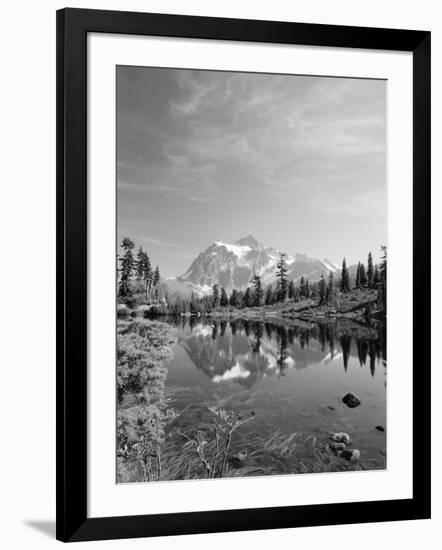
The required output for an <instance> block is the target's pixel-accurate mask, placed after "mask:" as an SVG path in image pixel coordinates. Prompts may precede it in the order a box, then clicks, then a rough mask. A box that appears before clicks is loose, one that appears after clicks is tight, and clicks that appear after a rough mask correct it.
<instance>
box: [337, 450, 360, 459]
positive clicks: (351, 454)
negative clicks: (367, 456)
mask: <svg viewBox="0 0 442 550" xmlns="http://www.w3.org/2000/svg"><path fill="white" fill-rule="evenodd" d="M339 456H340V457H341V458H345V460H349V461H350V462H359V459H360V458H361V452H360V451H359V449H344V450H343V451H341V452H340V453H339Z"/></svg>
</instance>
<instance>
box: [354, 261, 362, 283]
mask: <svg viewBox="0 0 442 550" xmlns="http://www.w3.org/2000/svg"><path fill="white" fill-rule="evenodd" d="M355 288H361V262H358V266H357V268H356V280H355Z"/></svg>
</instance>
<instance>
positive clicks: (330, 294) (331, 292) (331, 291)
mask: <svg viewBox="0 0 442 550" xmlns="http://www.w3.org/2000/svg"><path fill="white" fill-rule="evenodd" d="M334 297H335V281H334V278H333V272H332V271H330V274H329V276H328V283H327V293H326V298H327V302H328V303H329V304H331V303H332V302H333V300H334Z"/></svg>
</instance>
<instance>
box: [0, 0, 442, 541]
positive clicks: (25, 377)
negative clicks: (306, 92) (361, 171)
mask: <svg viewBox="0 0 442 550" xmlns="http://www.w3.org/2000/svg"><path fill="white" fill-rule="evenodd" d="M66 5H68V6H70V7H83V8H101V9H120V10H121V9H125V10H133V11H152V12H155V11H157V12H164V13H187V14H192V15H209V16H218V17H243V18H256V19H278V20H287V21H290V20H292V21H302V22H309V23H330V24H344V25H362V26H380V27H394V28H414V29H424V30H431V31H432V33H433V35H432V47H433V51H432V81H433V109H432V112H433V117H432V118H433V147H432V149H433V170H432V174H433V279H434V281H435V282H436V285H434V289H433V304H434V306H433V309H434V310H436V309H437V306H439V307H440V306H441V305H442V302H441V285H440V284H437V283H438V279H439V280H440V273H441V271H442V260H441V256H442V255H441V250H442V242H441V235H442V217H441V216H440V214H439V209H440V207H441V206H442V192H441V176H442V163H441V155H440V149H441V147H442V129H441V122H442V117H441V114H442V99H441V98H442V17H441V14H440V13H439V11H440V10H439V9H438V8H439V5H440V2H439V1H438V0H421V1H420V2H419V3H416V2H415V1H414V0H413V1H411V0H402V1H401V2H397V1H395V2H394V1H393V0H370V1H369V2H368V1H366V2H355V1H354V0H333V2H330V0H310V2H307V1H304V2H302V3H301V2H296V3H295V2H287V1H284V0H272V2H268V1H263V0H255V1H253V0H224V1H223V2H221V1H219V0H218V1H212V2H207V1H206V2H204V0H186V1H185V2H184V1H182V0H181V2H180V0H162V1H161V0H146V1H141V0H126V1H125V2H123V1H121V0H120V1H117V0H107V1H105V2H103V1H102V2H100V1H98V0H97V1H95V2H91V1H90V0H83V1H82V2H66V3H62V2H57V1H55V0H47V1H46V2H45V3H44V5H43V3H41V2H31V1H30V0H22V1H21V2H9V3H7V4H4V5H2V12H1V20H2V32H1V35H0V40H1V48H0V56H1V64H0V67H1V73H0V75H1V85H0V96H1V98H0V108H1V118H0V141H1V147H0V150H1V152H2V157H1V158H2V162H1V180H0V193H1V199H0V258H1V269H0V292H1V302H0V303H1V311H2V315H1V317H0V324H1V331H0V334H1V340H0V341H1V343H2V353H1V379H0V388H1V393H0V407H1V409H0V415H1V416H0V425H1V432H0V433H1V444H0V449H1V450H0V479H1V481H0V524H1V529H0V544H1V546H2V547H3V548H7V549H8V550H9V549H15V548H33V549H35V550H40V549H46V548H52V547H54V546H55V545H56V544H57V542H56V541H55V539H54V536H55V524H54V517H55V438H54V433H55V10H56V9H58V8H61V7H64V6H66ZM436 274H437V277H436ZM441 329H442V321H441V318H440V315H437V314H433V342H434V344H433V358H434V361H433V363H434V364H433V519H432V520H428V521H418V522H400V523H392V524H387V523H385V524H370V525H353V526H345V525H344V526H335V527H320V528H305V529H290V530H277V531H260V532H250V533H233V534H232V533H226V534H220V535H197V536H187V537H178V538H177V537H175V538H170V537H169V538H167V537H166V538H161V539H151V540H150V541H149V543H148V544H149V545H150V546H149V547H150V548H151V549H164V548H168V549H169V548H192V549H194V550H198V549H200V548H201V549H203V548H204V549H205V548H207V547H208V546H210V547H211V548H213V549H214V550H216V549H218V548H220V549H221V548H225V547H226V546H227V547H233V548H241V547H247V546H252V547H255V548H266V547H268V546H269V545H272V546H273V545H280V546H285V547H300V548H305V547H308V548H317V547H318V548H322V547H327V548H328V549H330V550H334V549H338V548H342V547H348V546H351V547H354V548H357V549H358V550H364V549H370V550H372V548H373V547H375V548H389V547H391V545H393V544H394V545H395V546H399V547H401V549H412V548H416V547H418V546H420V545H422V544H426V545H429V546H430V548H431V547H437V546H438V543H437V542H436V541H437V540H439V539H441V537H442V521H441V520H442V483H441V481H442V473H441V471H442V468H441V460H440V457H441V454H442V438H441V437H440V424H439V422H440V420H441V412H442V400H441V399H440V396H439V393H440V389H441V388H442V373H441V365H440V364H439V362H438V358H436V346H437V344H438V339H439V338H440V334H441ZM421 367H422V368H429V365H422V366H421ZM343 519H345V518H343ZM433 540H434V542H432V541H433ZM58 544H59V543H58ZM81 544H83V545H84V544H91V543H81ZM146 544H147V543H146V540H135V541H130V542H128V541H110V542H98V543H95V545H96V546H97V547H98V546H100V547H106V548H107V547H112V548H126V547H133V548H136V547H137V548H141V547H145V545H146Z"/></svg>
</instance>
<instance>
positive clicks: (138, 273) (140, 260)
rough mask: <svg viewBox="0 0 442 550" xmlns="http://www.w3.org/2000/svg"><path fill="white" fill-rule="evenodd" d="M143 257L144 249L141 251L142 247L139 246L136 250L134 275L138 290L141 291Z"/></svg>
mask: <svg viewBox="0 0 442 550" xmlns="http://www.w3.org/2000/svg"><path fill="white" fill-rule="evenodd" d="M143 257H144V251H143V248H142V247H141V246H140V247H139V249H138V252H137V260H136V276H137V286H138V289H137V290H138V292H140V291H141V288H142V284H143Z"/></svg>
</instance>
